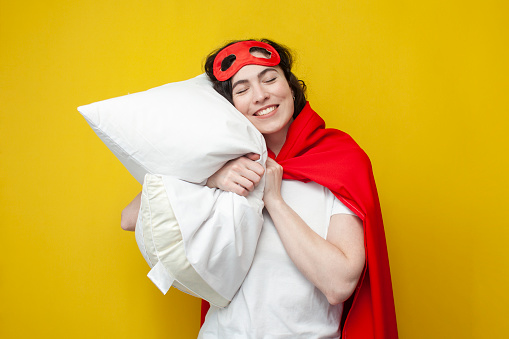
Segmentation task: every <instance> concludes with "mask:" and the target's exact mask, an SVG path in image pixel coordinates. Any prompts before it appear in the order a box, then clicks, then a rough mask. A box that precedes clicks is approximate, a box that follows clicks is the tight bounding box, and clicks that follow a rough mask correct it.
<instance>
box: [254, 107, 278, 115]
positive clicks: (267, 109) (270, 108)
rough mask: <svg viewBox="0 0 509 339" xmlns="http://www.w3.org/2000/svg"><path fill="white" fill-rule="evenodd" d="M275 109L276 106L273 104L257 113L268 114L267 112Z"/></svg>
mask: <svg viewBox="0 0 509 339" xmlns="http://www.w3.org/2000/svg"><path fill="white" fill-rule="evenodd" d="M275 109H276V106H271V107H269V108H266V109H264V110H263V111H260V112H258V113H256V115H257V116H262V115H266V114H269V113H270V112H272V111H273V110H275Z"/></svg>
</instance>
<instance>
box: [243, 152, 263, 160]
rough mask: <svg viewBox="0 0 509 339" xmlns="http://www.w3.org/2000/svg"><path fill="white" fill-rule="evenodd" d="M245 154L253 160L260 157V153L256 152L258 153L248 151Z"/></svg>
mask: <svg viewBox="0 0 509 339" xmlns="http://www.w3.org/2000/svg"><path fill="white" fill-rule="evenodd" d="M244 156H245V157H246V158H248V159H249V160H253V161H256V160H258V159H260V155H259V154H256V153H248V154H246V155H244Z"/></svg>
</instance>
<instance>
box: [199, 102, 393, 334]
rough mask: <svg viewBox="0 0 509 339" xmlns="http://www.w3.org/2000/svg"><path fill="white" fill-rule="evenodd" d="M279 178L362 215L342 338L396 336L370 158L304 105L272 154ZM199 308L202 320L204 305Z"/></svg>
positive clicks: (382, 230) (383, 237) (391, 295)
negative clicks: (318, 189)
mask: <svg viewBox="0 0 509 339" xmlns="http://www.w3.org/2000/svg"><path fill="white" fill-rule="evenodd" d="M269 156H270V157H271V158H273V159H275V160H276V161H277V162H278V163H279V164H280V165H281V166H283V170H284V173H283V179H290V180H299V181H303V182H308V181H314V182H316V183H318V184H320V185H322V186H325V187H327V188H328V189H330V190H331V192H332V193H334V195H335V196H336V197H337V198H338V199H339V200H341V201H342V202H343V203H344V204H345V205H346V206H348V207H349V208H350V209H351V210H352V211H353V212H355V213H356V214H357V216H359V218H361V219H362V221H363V224H364V242H365V248H366V266H365V268H364V272H363V275H362V277H361V279H360V280H359V284H358V285H357V288H356V290H355V292H354V294H353V295H352V297H350V299H349V300H348V301H347V302H345V309H344V314H343V321H342V323H343V322H344V325H343V331H342V338H343V339H360V338H377V339H378V338H384V339H395V338H398V331H397V327H396V313H395V310H394V300H393V294H392V284H391V275H390V269H389V260H388V256H387V247H386V243H385V233H384V227H383V221H382V214H381V210H380V203H379V201H378V193H377V190H376V185H375V180H374V177H373V171H372V169H371V162H370V161H369V158H368V156H367V155H366V153H364V151H363V150H362V149H361V148H360V147H359V146H358V145H357V143H356V142H355V141H354V140H353V139H352V138H351V137H350V136H349V135H348V134H346V133H344V132H342V131H339V130H335V129H329V128H327V129H326V128H325V122H324V121H323V119H322V118H320V116H319V115H318V114H316V113H315V112H314V111H313V110H312V109H311V107H310V106H309V103H307V104H306V106H305V107H304V108H303V110H302V112H301V113H300V114H299V115H298V117H297V118H296V119H295V121H294V122H293V123H292V124H291V125H290V129H289V130H288V134H287V137H286V142H285V144H284V145H283V148H282V149H281V151H280V152H279V154H278V155H277V157H275V155H274V153H273V152H271V151H270V150H269ZM204 306H205V307H202V323H203V319H204V316H205V314H206V311H207V309H208V305H204Z"/></svg>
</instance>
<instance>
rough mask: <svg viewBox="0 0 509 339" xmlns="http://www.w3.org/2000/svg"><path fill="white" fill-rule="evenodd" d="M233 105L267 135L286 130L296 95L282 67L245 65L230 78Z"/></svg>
mask: <svg viewBox="0 0 509 339" xmlns="http://www.w3.org/2000/svg"><path fill="white" fill-rule="evenodd" d="M231 81H232V97H233V105H234V106H235V107H236V108H237V109H238V110H239V111H240V112H241V113H242V114H244V115H245V116H246V117H247V118H248V119H249V121H251V123H252V124H253V125H254V126H255V127H256V128H257V129H258V130H259V131H260V132H261V133H262V134H264V135H269V134H272V133H277V132H279V131H281V130H283V129H284V128H285V127H287V126H288V125H289V124H290V122H291V120H292V116H293V110H294V102H293V93H292V90H291V89H290V86H289V85H288V81H286V78H285V76H284V73H283V70H282V69H281V68H280V67H279V66H271V67H267V66H260V65H246V66H244V67H242V68H241V69H240V70H239V71H238V72H237V73H236V74H235V75H234V76H233V77H232V79H231Z"/></svg>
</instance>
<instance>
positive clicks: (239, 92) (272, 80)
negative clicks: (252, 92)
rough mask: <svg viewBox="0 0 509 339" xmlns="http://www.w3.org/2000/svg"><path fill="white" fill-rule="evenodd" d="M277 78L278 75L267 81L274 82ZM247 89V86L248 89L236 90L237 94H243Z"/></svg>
mask: <svg viewBox="0 0 509 339" xmlns="http://www.w3.org/2000/svg"><path fill="white" fill-rule="evenodd" d="M276 79H277V77H273V78H270V79H269V80H266V81H265V83H271V82H274V81H276ZM245 91H247V88H246V89H241V90H240V91H237V92H235V94H242V93H244V92H245Z"/></svg>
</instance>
